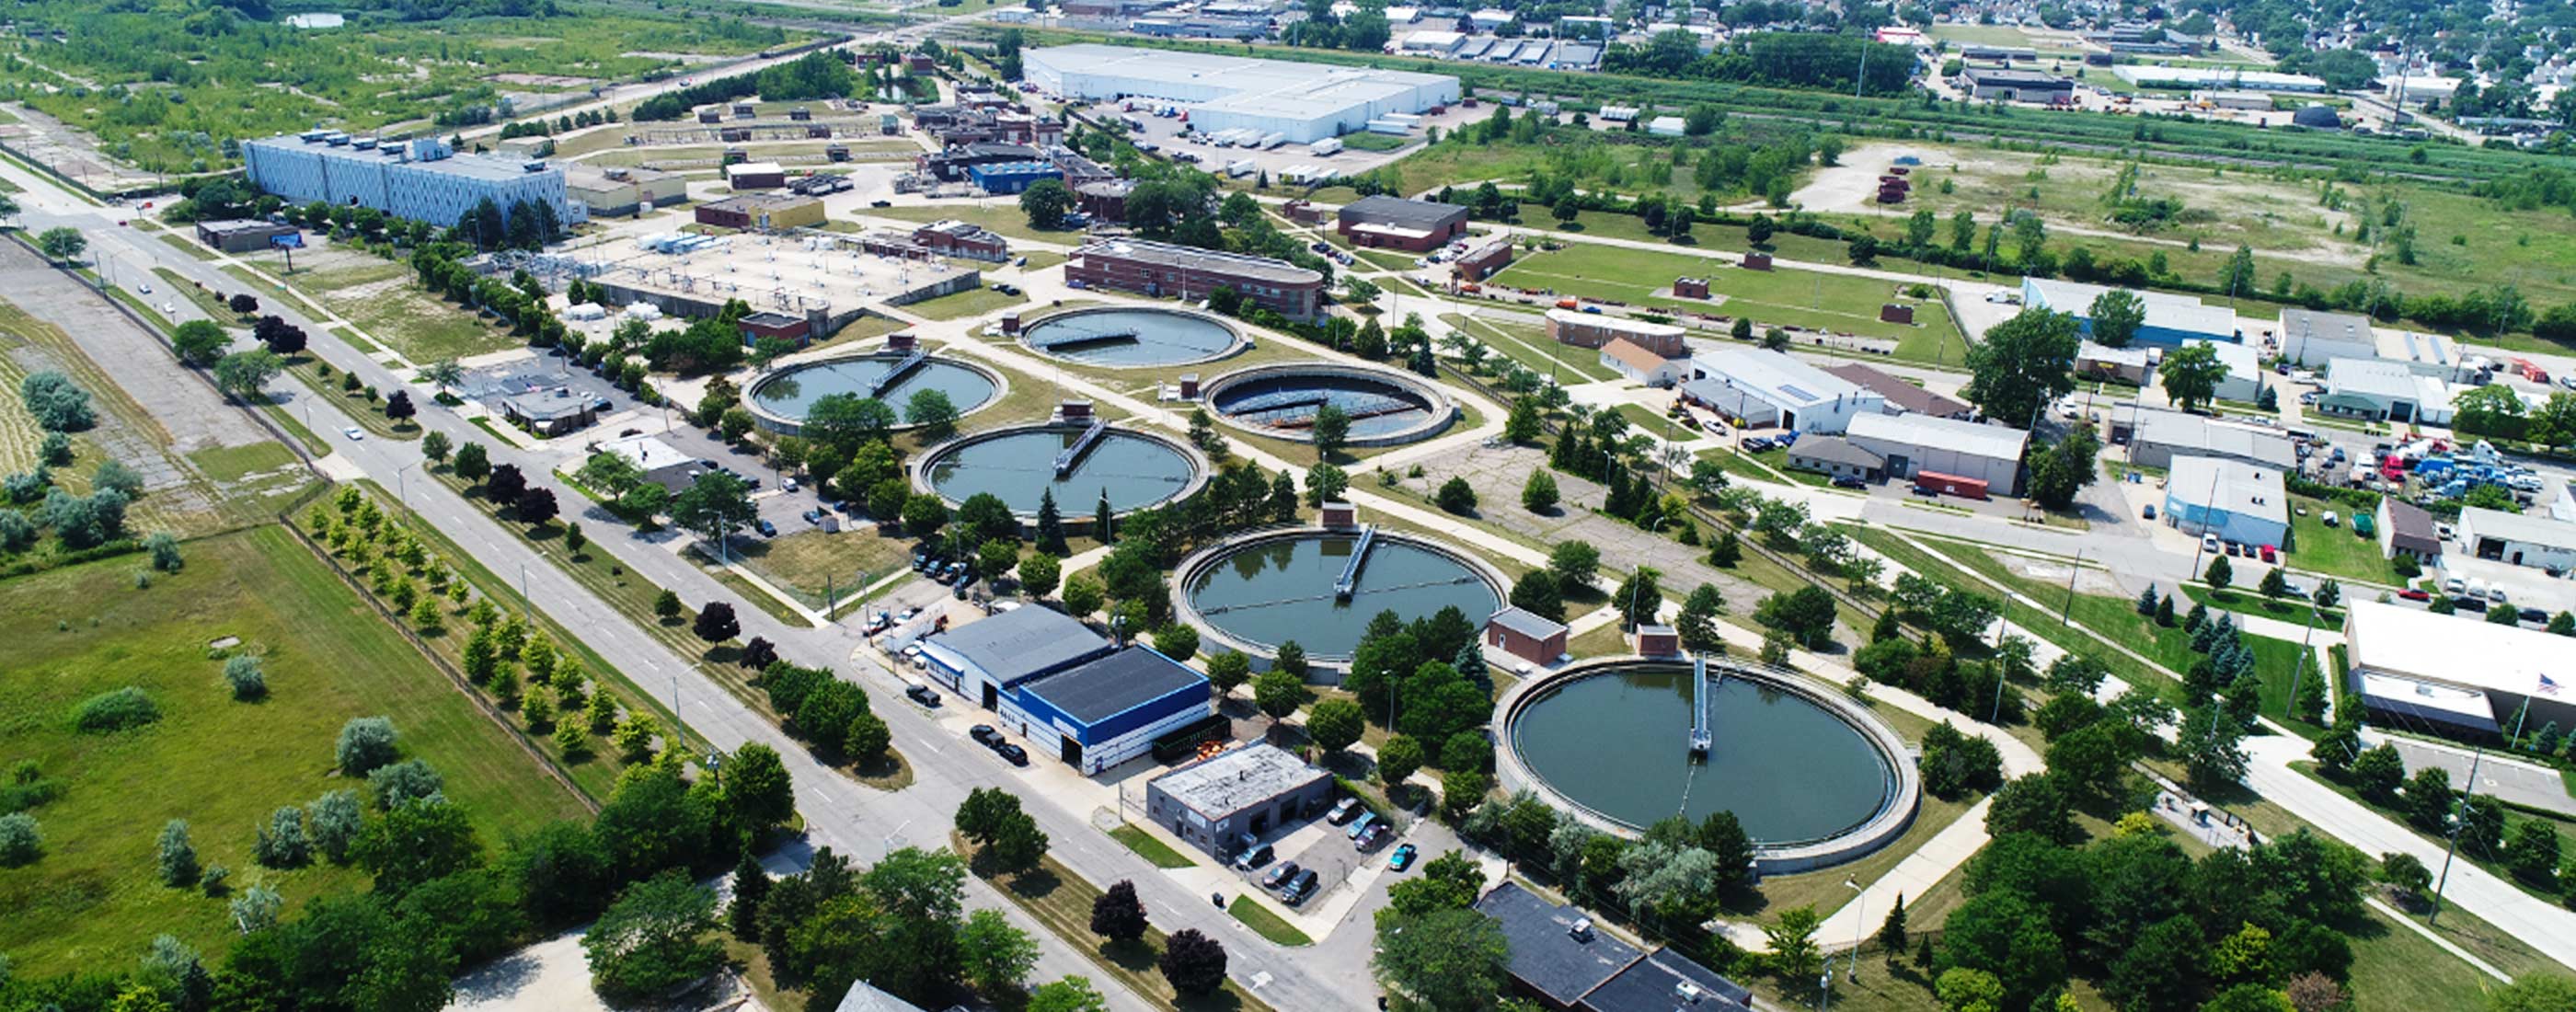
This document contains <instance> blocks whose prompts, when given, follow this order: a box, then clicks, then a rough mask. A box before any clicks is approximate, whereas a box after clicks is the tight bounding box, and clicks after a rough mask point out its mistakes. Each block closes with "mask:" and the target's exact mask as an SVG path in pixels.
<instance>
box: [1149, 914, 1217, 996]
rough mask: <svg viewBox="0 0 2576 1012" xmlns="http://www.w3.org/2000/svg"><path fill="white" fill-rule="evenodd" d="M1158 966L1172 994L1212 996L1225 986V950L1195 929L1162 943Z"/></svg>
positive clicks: (1178, 933)
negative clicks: (1161, 953) (1169, 984)
mask: <svg viewBox="0 0 2576 1012" xmlns="http://www.w3.org/2000/svg"><path fill="white" fill-rule="evenodd" d="M1158 965H1159V966H1160V968H1161V969H1162V971H1163V979H1164V980H1167V981H1170V982H1171V985H1172V990H1173V991H1175V992H1178V993H1179V994H1181V995H1183V996H1185V997H1200V996H1205V995H1210V994H1215V993H1216V990H1217V988H1219V987H1222V986H1224V984H1225V946H1224V945H1222V944H1220V943H1218V942H1217V940H1216V939H1213V938H1209V937H1208V936H1206V935H1202V934H1200V933H1199V930H1198V929H1197V928H1183V929H1181V930H1180V931H1179V932H1176V933H1174V934H1173V935H1172V936H1171V938H1169V939H1167V940H1165V942H1164V943H1163V957H1162V959H1161V960H1160V961H1159V963H1158Z"/></svg>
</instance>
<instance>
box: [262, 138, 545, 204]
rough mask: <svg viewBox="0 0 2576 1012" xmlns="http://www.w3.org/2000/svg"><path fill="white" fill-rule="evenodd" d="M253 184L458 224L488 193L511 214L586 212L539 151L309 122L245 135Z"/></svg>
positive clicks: (297, 198)
mask: <svg viewBox="0 0 2576 1012" xmlns="http://www.w3.org/2000/svg"><path fill="white" fill-rule="evenodd" d="M241 149H242V165H243V168H244V170H245V171H246V173H247V174H248V176H249V177H250V181H251V183H252V185H255V186H257V187H259V188H260V190H262V191H263V192H266V193H269V194H271V195H274V196H277V197H280V198H283V199H284V200H286V201H287V202H288V203H292V204H310V203H313V202H315V201H321V202H322V203H326V204H335V205H351V206H356V207H372V208H375V209H376V210H379V211H382V212H384V213H386V214H389V215H392V216H394V217H396V218H403V219H408V220H412V221H426V222H429V223H430V224H433V225H454V224H456V223H457V221H458V220H460V219H462V218H464V217H465V216H466V214H468V213H469V212H471V211H473V210H474V208H475V207H476V206H477V205H479V204H481V203H482V202H484V201H486V200H489V201H491V202H492V204H493V205H494V206H496V207H499V208H500V209H501V213H502V214H504V215H507V214H509V213H510V209H511V208H512V207H513V206H516V205H526V206H528V207H532V208H533V207H543V208H545V209H547V210H548V211H551V212H553V213H554V215H555V218H556V220H557V221H558V222H559V223H562V224H567V225H568V224H572V223H574V222H576V221H578V220H580V219H579V218H578V217H577V216H576V215H575V214H574V213H573V207H572V205H571V203H570V202H569V199H568V198H567V196H566V195H565V192H564V174H563V170H562V169H560V168H556V167H555V166H554V165H552V164H551V163H548V162H544V161H538V160H533V159H517V158H497V157H492V156H489V155H473V154H465V155H460V154H456V153H454V151H453V150H452V149H450V148H449V147H448V146H447V142H446V141H443V140H440V139H438V138H435V137H423V138H419V139H416V140H412V141H408V142H392V141H385V142H379V141H378V140H376V139H375V138H372V137H351V136H349V135H348V134H345V133H342V132H340V131H337V130H307V131H304V132H303V133H300V134H286V135H283V136H279V137H267V138H262V139H259V140H254V141H246V142H244V143H243V144H242V146H241Z"/></svg>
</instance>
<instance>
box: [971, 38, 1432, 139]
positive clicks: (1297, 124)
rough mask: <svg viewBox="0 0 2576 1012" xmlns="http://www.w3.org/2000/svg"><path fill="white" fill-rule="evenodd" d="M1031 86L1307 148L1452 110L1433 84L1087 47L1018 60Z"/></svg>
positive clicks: (1395, 75) (1361, 72) (1361, 70)
mask: <svg viewBox="0 0 2576 1012" xmlns="http://www.w3.org/2000/svg"><path fill="white" fill-rule="evenodd" d="M1020 65H1021V67H1022V69H1023V73H1025V74H1026V75H1027V78H1028V80H1029V82H1030V83H1032V84H1034V85H1036V86H1037V87H1039V88H1042V89H1045V90H1047V91H1051V92H1054V93H1055V94H1058V95H1063V96H1065V97H1068V98H1078V99H1088V100H1093V101H1098V100H1103V99H1122V98H1151V99H1160V100H1163V101H1167V102H1181V103H1188V104H1189V105H1190V110H1189V113H1190V126H1192V127H1195V128H1197V129H1198V130H1199V131H1200V132H1203V133H1215V132H1217V131H1220V130H1235V129H1244V130H1255V131H1259V132H1261V133H1263V134H1269V133H1279V134H1285V135H1287V138H1288V140H1290V141H1294V142H1298V143H1308V142H1313V141H1319V140H1323V139H1325V138H1328V137H1338V136H1341V135H1342V134H1346V133H1351V132H1354V131H1358V130H1364V129H1367V127H1368V124H1369V121H1370V120H1374V119H1380V118H1383V117H1385V116H1387V115H1388V114H1391V113H1392V114H1412V113H1420V112H1424V111H1426V110H1429V109H1430V108H1432V107H1433V106H1442V105H1447V104H1449V103H1452V102H1456V101H1458V94H1459V92H1458V79H1457V78H1454V77H1447V76H1444V75H1440V74H1421V73H1415V72H1412V71H1405V70H1377V69H1373V68H1369V67H1337V66H1330V65H1326V64H1319V63H1292V62H1288V61H1285V60H1257V59H1252V58H1249V57H1242V56H1223V55H1218V54H1213V53H1181V52H1171V51H1168V50H1161V49H1137V48H1133V47H1129V46H1103V45H1095V44H1091V43H1084V44H1080V45H1071V46H1051V47H1048V48H1045V49H1032V50H1029V51H1027V52H1025V53H1022V54H1020Z"/></svg>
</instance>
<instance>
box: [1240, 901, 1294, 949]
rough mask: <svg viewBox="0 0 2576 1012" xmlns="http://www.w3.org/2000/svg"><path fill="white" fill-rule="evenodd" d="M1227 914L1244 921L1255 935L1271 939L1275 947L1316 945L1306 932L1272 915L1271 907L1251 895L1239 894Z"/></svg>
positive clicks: (1244, 924) (1245, 925)
mask: <svg viewBox="0 0 2576 1012" xmlns="http://www.w3.org/2000/svg"><path fill="white" fill-rule="evenodd" d="M1225 912H1226V913H1229V914H1233V915H1234V919H1235V920H1238V921H1242V922H1243V926H1244V927H1247V928H1251V929H1252V933H1253V934H1256V935H1260V936H1261V937H1263V938H1267V939H1269V940H1270V942H1271V944H1273V945H1284V946H1288V947H1290V948H1296V947H1298V946H1301V945H1313V944H1315V940H1314V939H1312V938H1308V937H1306V933H1305V932H1303V931H1299V930H1297V926H1296V925H1294V924H1290V923H1288V922H1287V921H1286V920H1284V919H1282V918H1280V916H1279V915H1278V914H1274V913H1271V912H1270V908H1269V907H1267V906H1264V905H1262V903H1261V901H1260V900H1256V899H1253V898H1252V897H1251V896H1250V895H1249V894H1237V895H1236V896H1235V897H1234V902H1233V903H1230V904H1227V905H1226V908H1225Z"/></svg>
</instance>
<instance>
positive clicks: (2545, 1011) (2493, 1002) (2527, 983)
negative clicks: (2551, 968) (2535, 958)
mask: <svg viewBox="0 0 2576 1012" xmlns="http://www.w3.org/2000/svg"><path fill="white" fill-rule="evenodd" d="M2571 1008H2576V980H2570V979H2568V978H2567V977H2565V976H2562V975H2559V974H2554V973H2526V974H2523V975H2522V976H2519V977H2516V978H2514V980H2513V983H2511V984H2505V985H2502V986H2499V987H2497V988H2496V989H2494V990H2493V991H2490V992H2488V993H2487V1012H2567V1010H2568V1009H2571Z"/></svg>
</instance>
